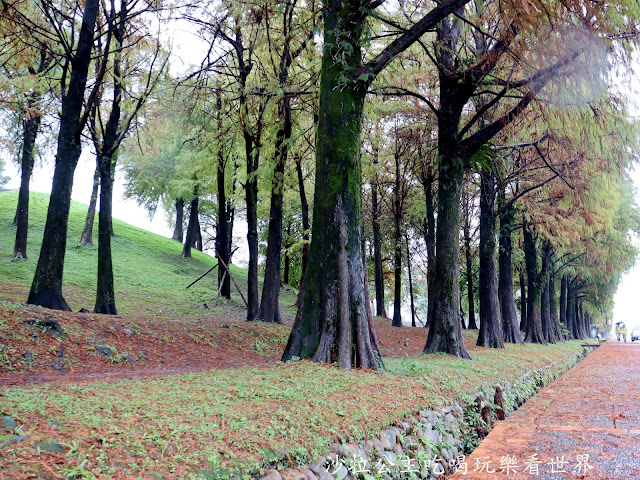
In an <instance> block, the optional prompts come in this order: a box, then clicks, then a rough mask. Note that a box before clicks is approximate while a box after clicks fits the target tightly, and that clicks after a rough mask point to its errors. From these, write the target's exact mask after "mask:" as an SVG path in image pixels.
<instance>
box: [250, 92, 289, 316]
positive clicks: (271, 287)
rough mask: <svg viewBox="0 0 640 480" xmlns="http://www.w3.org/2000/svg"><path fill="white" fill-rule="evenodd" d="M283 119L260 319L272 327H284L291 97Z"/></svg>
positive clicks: (284, 99) (283, 107) (282, 106)
mask: <svg viewBox="0 0 640 480" xmlns="http://www.w3.org/2000/svg"><path fill="white" fill-rule="evenodd" d="M278 110H279V111H278V117H279V118H280V119H281V122H282V124H281V125H280V127H279V129H278V132H277V133H276V145H275V152H276V165H275V169H274V172H273V181H272V182H273V183H272V187H271V205H270V209H269V233H268V237H267V261H266V265H265V270H264V283H263V284H262V298H261V300H260V312H259V314H258V317H259V318H261V319H262V320H263V321H265V322H268V323H273V322H275V323H282V318H281V317H280V309H279V306H278V302H279V298H280V283H281V277H280V264H281V261H282V259H281V256H282V199H283V193H284V192H283V189H284V167H285V164H286V162H287V156H288V152H289V147H288V144H289V140H290V138H291V128H292V120H291V105H290V103H289V97H287V96H283V97H282V98H281V100H280V105H279V108H278Z"/></svg>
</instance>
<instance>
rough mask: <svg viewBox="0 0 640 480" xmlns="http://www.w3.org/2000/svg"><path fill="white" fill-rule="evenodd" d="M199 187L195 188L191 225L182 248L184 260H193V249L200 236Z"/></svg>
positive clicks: (190, 209) (191, 208)
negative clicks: (198, 230)
mask: <svg viewBox="0 0 640 480" xmlns="http://www.w3.org/2000/svg"><path fill="white" fill-rule="evenodd" d="M198 200H199V199H198V186H197V185H196V186H195V187H193V199H192V200H191V206H190V208H189V225H188V226H187V237H186V238H185V240H184V247H182V258H191V248H192V246H193V244H194V242H195V239H196V237H197V236H198V232H197V229H198Z"/></svg>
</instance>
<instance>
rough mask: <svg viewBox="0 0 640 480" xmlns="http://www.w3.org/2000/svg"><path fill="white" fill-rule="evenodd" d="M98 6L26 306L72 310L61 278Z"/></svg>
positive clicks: (74, 79)
mask: <svg viewBox="0 0 640 480" xmlns="http://www.w3.org/2000/svg"><path fill="white" fill-rule="evenodd" d="M99 6H100V4H99V2H98V1H97V0H87V1H86V2H85V6H84V13H83V16H82V26H81V28H80V33H79V36H78V41H77V45H78V47H77V49H76V53H75V55H74V57H73V61H72V62H71V65H72V67H71V76H70V79H69V84H68V89H67V92H66V94H65V96H64V98H63V100H62V114H61V116H60V132H59V134H58V149H57V153H56V166H55V169H54V173H53V182H52V185H51V197H50V201H49V208H48V210H47V221H46V224H45V227H44V234H43V237H42V247H41V249H40V257H39V259H38V266H37V267H36V271H35V275H34V277H33V283H32V284H31V290H30V292H29V298H28V299H27V303H30V304H33V305H40V306H42V307H47V308H53V309H55V310H69V306H68V305H67V302H66V301H65V299H64V297H63V296H62V274H63V270H64V257H65V252H66V247H67V225H68V222H69V208H70V206H71V187H72V186H73V174H74V172H75V169H76V166H77V164H78V159H79V158H80V152H81V148H82V145H81V140H80V136H81V134H82V125H81V114H82V108H83V104H84V93H85V87H86V85H87V75H88V72H89V63H90V62H91V50H92V47H93V32H94V29H95V25H96V18H97V16H98V10H99Z"/></svg>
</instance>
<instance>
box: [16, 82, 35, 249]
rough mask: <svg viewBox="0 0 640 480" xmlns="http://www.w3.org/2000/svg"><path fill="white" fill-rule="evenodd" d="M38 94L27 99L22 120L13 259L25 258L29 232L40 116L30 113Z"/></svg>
mask: <svg viewBox="0 0 640 480" xmlns="http://www.w3.org/2000/svg"><path fill="white" fill-rule="evenodd" d="M39 100H40V96H39V95H37V94H36V95H33V96H32V97H31V98H30V100H29V103H28V105H29V110H28V111H27V118H26V119H25V120H24V129H23V138H22V160H21V166H22V173H21V176H20V191H19V193H18V206H17V209H16V215H15V218H14V225H15V226H16V227H17V229H16V241H15V244H14V246H13V259H15V260H21V259H26V258H27V237H28V233H29V182H30V180H31V172H33V164H34V154H33V150H34V147H35V144H36V137H37V136H38V130H39V129H40V122H41V120H42V117H41V116H40V115H34V114H33V113H32V111H33V108H34V107H35V106H36V105H37V104H38V103H39Z"/></svg>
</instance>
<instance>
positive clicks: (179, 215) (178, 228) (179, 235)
mask: <svg viewBox="0 0 640 480" xmlns="http://www.w3.org/2000/svg"><path fill="white" fill-rule="evenodd" d="M183 224H184V198H178V199H177V200H176V225H175V227H174V228H173V235H172V236H171V238H172V239H173V240H177V241H178V242H180V243H182V239H183V238H184V233H183V231H182V226H183Z"/></svg>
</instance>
